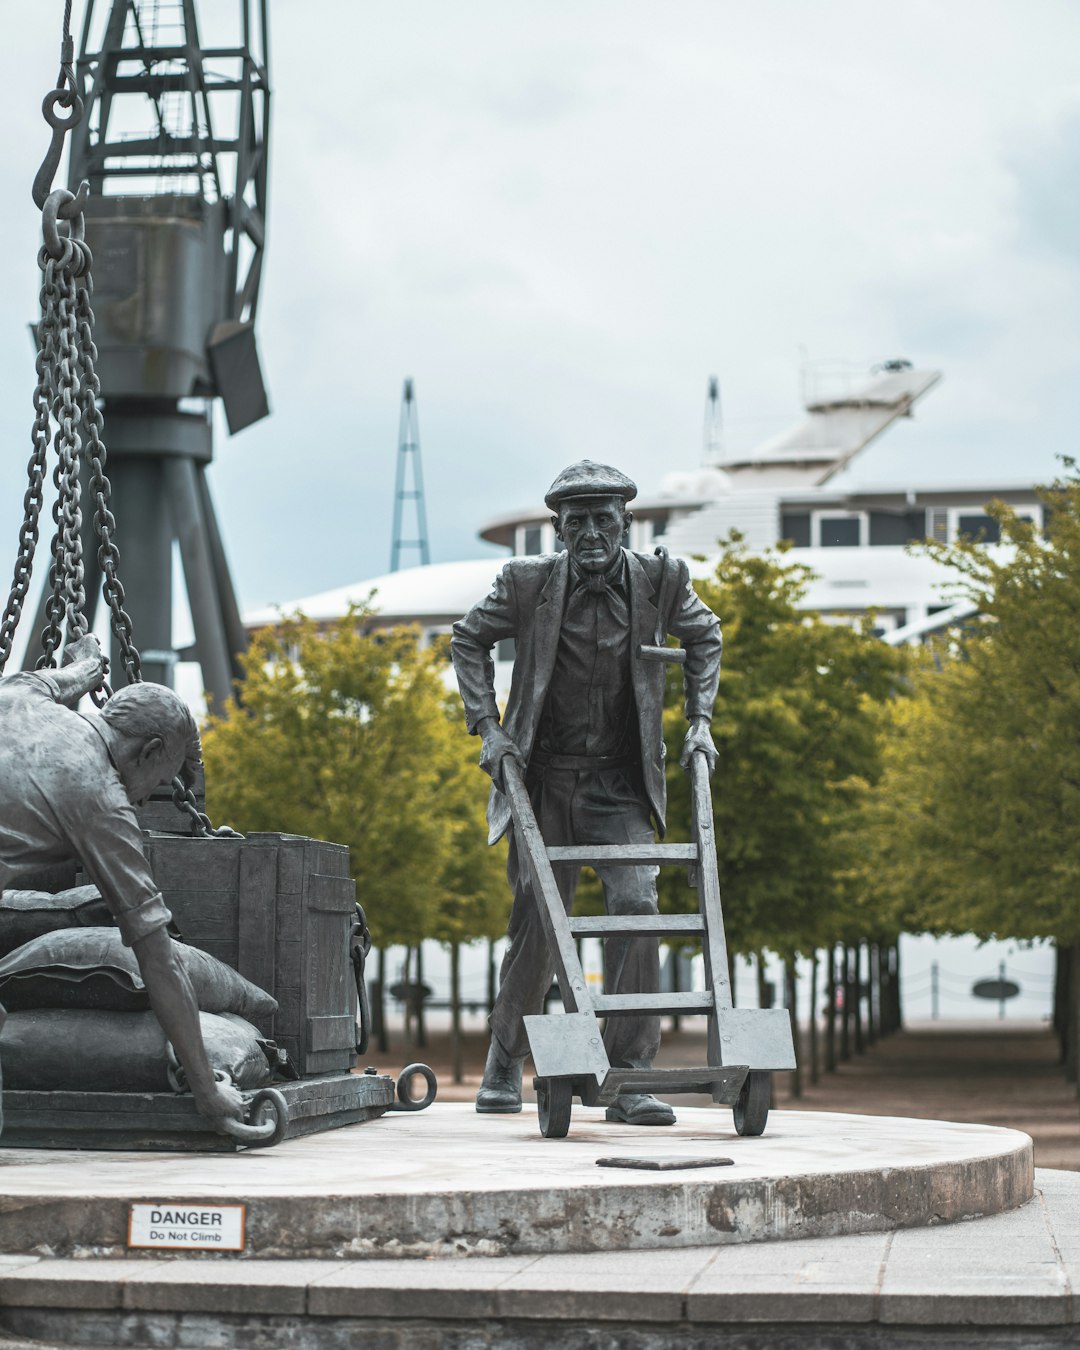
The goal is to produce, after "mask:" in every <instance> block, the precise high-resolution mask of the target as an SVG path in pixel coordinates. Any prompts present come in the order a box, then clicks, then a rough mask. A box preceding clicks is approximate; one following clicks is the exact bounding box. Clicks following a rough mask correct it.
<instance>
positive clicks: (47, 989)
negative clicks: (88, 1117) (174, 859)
mask: <svg viewBox="0 0 1080 1350" xmlns="http://www.w3.org/2000/svg"><path fill="white" fill-rule="evenodd" d="M86 889H87V890H88V891H89V890H90V889H91V888H86ZM72 895H73V893H72V892H67V894H66V904H67V906H68V909H69V910H70V909H71V908H72V905H71V901H72ZM10 896H11V892H6V893H5V895H4V906H5V907H6V906H7V904H8V901H9V898H10ZM41 898H42V897H40V896H39V897H36V899H35V903H38V905H39V909H38V911H36V914H40V913H41V912H42V911H41V909H40V901H41ZM97 903H98V904H100V903H101V902H100V900H98V901H97ZM92 904H93V901H92V899H91V897H90V896H87V897H85V906H86V907H87V908H90V907H91V906H92ZM76 922H78V920H76ZM173 949H174V951H175V953H176V956H177V958H178V960H179V961H180V964H181V965H182V966H183V968H184V970H185V971H186V972H187V976H188V979H189V980H190V981H191V986H192V989H193V990H194V992H195V998H196V1001H197V1003H198V1006H199V1017H200V1022H201V1024H202V1033H203V1041H204V1042H205V1045H206V1050H207V1055H208V1057H209V1060H210V1067H211V1068H212V1069H215V1070H221V1071H223V1072H224V1073H226V1074H228V1076H229V1077H230V1079H231V1080H232V1081H233V1082H234V1083H235V1084H236V1086H237V1087H238V1088H241V1089H242V1090H251V1089H255V1088H259V1087H264V1086H265V1085H266V1084H268V1083H269V1082H271V1080H272V1079H273V1078H274V1077H275V1076H279V1077H284V1078H295V1077H297V1074H296V1070H295V1069H294V1068H293V1066H292V1064H291V1063H290V1061H289V1059H288V1056H287V1055H286V1054H285V1052H284V1051H283V1050H281V1049H279V1047H278V1046H277V1045H275V1043H274V1042H273V1041H271V1040H267V1039H266V1037H265V1036H263V1034H262V1033H261V1032H260V1031H259V1029H258V1026H257V1025H253V1023H256V1024H257V1023H258V1022H259V1021H262V1020H264V1019H266V1018H269V1017H272V1016H273V1014H274V1013H275V1012H276V1011H277V1006H278V1005H277V1002H276V1000H275V999H273V998H271V996H270V995H269V994H267V993H265V992H264V991H263V990H262V989H259V988H258V987H257V986H256V985H254V984H252V983H251V981H250V980H246V979H244V977H243V976H242V975H241V974H239V973H238V972H237V971H235V970H233V969H232V967H231V966H227V965H225V963H224V962H222V961H219V960H217V958H216V957H213V956H211V955H209V953H207V952H204V951H201V950H200V949H199V948H197V947H189V946H187V945H186V944H185V943H183V942H176V941H174V943H173ZM0 1004H2V1005H3V1006H4V1007H6V1008H7V1009H8V1010H9V1015H8V1018H7V1021H6V1023H5V1024H4V1027H3V1030H2V1031H0V1064H2V1065H3V1074H4V1086H5V1088H12V1089H23V1090H27V1091H39V1092H63V1091H69V1092H70V1091H79V1092H169V1091H173V1092H175V1091H181V1090H183V1087H184V1079H183V1071H182V1069H180V1068H179V1066H178V1065H177V1062H176V1058H175V1056H174V1054H173V1051H172V1047H171V1045H169V1043H168V1041H167V1040H166V1038H165V1033H164V1031H163V1030H162V1029H161V1026H160V1024H159V1022H158V1020H157V1018H156V1017H155V1016H154V1014H153V1012H151V1011H150V999H149V996H148V995H147V992H146V986H145V984H144V983H143V980H142V976H141V974H140V973H139V966H138V962H137V961H136V959H135V954H134V953H133V952H132V951H131V949H130V948H128V947H125V946H124V944H123V942H122V941H121V938H120V932H119V930H118V929H117V928H106V927H78V928H60V929H56V930H55V931H46V932H44V933H41V934H40V935H39V936H37V937H34V938H32V939H31V940H30V941H28V942H24V943H23V944H22V946H20V947H18V948H17V949H16V950H15V951H11V952H9V953H8V954H7V955H6V956H4V957H3V959H2V960H0Z"/></svg>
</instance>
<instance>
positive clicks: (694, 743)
mask: <svg viewBox="0 0 1080 1350" xmlns="http://www.w3.org/2000/svg"><path fill="white" fill-rule="evenodd" d="M698 750H701V751H702V752H703V753H704V755H705V758H706V759H707V760H708V762H709V775H710V777H711V776H712V773H713V771H714V770H715V768H716V746H715V745H714V744H713V738H712V731H711V729H710V727H709V722H708V719H707V718H704V717H695V718H694V720H693V721H692V722H691V723H690V730H689V731H688V732H687V733H686V740H685V741H683V747H682V754H680V756H679V763H680V764H681V765H682V767H683V768H684V769H689V768H690V759H691V757H692V756H693V755H694V754H695V753H696V752H697V751H698Z"/></svg>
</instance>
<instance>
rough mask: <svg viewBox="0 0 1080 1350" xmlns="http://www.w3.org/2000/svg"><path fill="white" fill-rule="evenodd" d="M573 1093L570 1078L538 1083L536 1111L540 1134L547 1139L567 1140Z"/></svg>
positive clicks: (547, 1079) (539, 1080) (541, 1080)
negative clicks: (538, 1118)
mask: <svg viewBox="0 0 1080 1350" xmlns="http://www.w3.org/2000/svg"><path fill="white" fill-rule="evenodd" d="M572 1104H573V1091H572V1090H571V1084H570V1080H569V1079H568V1078H540V1079H538V1080H537V1083H536V1109H537V1112H538V1113H539V1116H540V1133H541V1134H542V1135H543V1136H544V1138H545V1139H565V1138H566V1134H567V1131H568V1130H569V1129H570V1109H571V1106H572Z"/></svg>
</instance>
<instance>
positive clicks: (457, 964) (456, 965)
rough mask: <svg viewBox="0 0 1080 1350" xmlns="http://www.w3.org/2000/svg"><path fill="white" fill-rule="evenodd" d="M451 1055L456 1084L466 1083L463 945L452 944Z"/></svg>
mask: <svg viewBox="0 0 1080 1350" xmlns="http://www.w3.org/2000/svg"><path fill="white" fill-rule="evenodd" d="M450 1053H451V1056H452V1060H453V1070H454V1082H455V1083H462V1082H464V1081H465V1073H464V1069H463V1067H462V1059H463V1056H462V1044H461V944H460V943H458V942H452V943H451V944H450Z"/></svg>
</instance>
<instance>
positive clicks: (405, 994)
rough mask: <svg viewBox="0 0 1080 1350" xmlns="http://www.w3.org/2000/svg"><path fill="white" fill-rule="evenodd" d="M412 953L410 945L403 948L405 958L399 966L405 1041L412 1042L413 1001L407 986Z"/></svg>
mask: <svg viewBox="0 0 1080 1350" xmlns="http://www.w3.org/2000/svg"><path fill="white" fill-rule="evenodd" d="M412 954H413V949H412V948H411V947H408V946H407V947H406V948H405V960H404V962H403V963H402V966H401V997H402V999H403V1000H404V1013H405V1043H406V1045H412V1043H413V1001H412V995H411V993H410V990H409V986H410V985H411V984H412Z"/></svg>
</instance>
